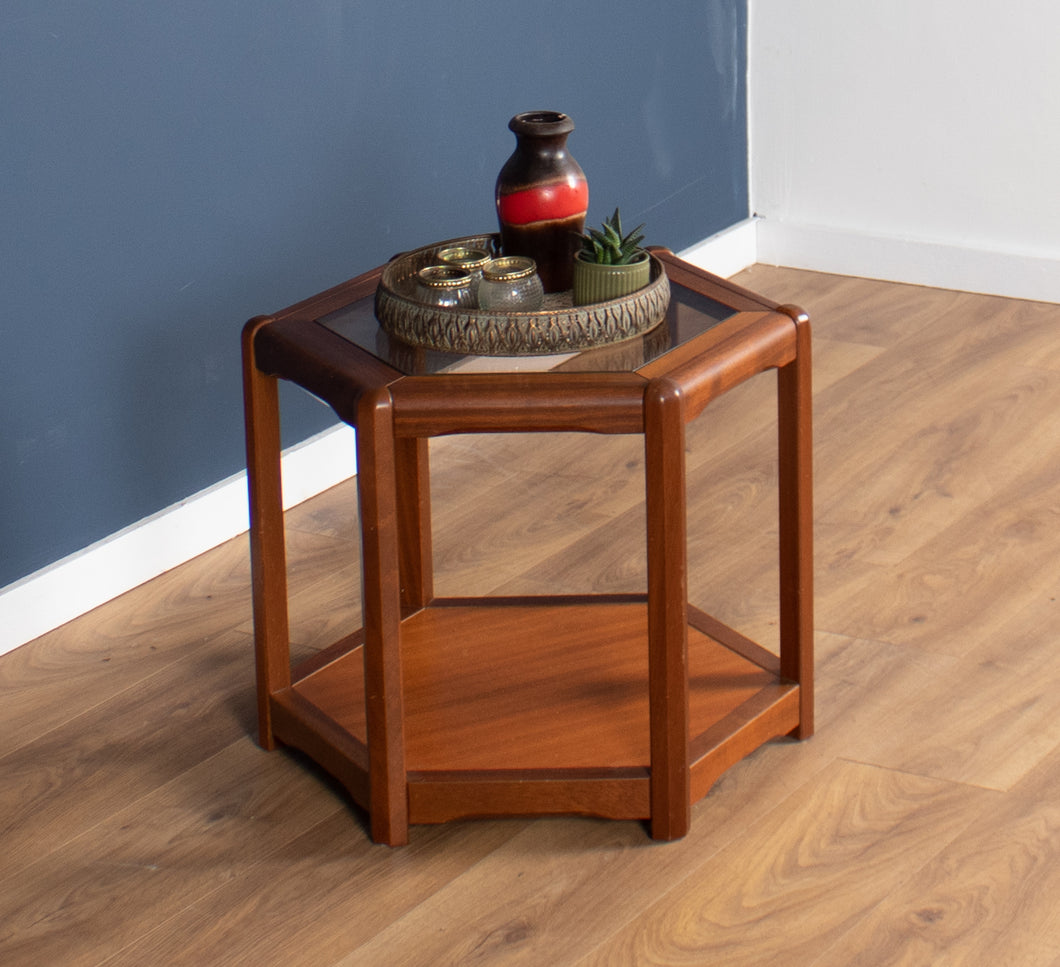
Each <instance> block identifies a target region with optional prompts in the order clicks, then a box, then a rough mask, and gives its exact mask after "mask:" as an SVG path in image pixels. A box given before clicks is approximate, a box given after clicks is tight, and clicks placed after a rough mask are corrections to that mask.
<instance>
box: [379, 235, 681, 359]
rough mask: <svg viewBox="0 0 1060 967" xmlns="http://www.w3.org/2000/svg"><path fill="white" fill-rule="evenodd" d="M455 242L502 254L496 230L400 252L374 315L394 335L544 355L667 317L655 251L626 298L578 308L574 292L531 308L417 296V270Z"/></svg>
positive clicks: (386, 272) (646, 328)
mask: <svg viewBox="0 0 1060 967" xmlns="http://www.w3.org/2000/svg"><path fill="white" fill-rule="evenodd" d="M452 245H464V246H467V247H473V248H484V249H486V250H487V251H489V252H490V254H491V255H494V256H496V255H499V254H500V238H499V236H498V235H497V234H495V233H494V234H483V235H470V236H465V237H462V238H452V239H447V240H445V241H442V242H435V243H433V244H431V245H425V246H422V247H421V248H418V249H414V250H413V251H410V252H405V253H402V254H401V255H397V256H395V257H394V258H393V259H392V260H391V261H390V262H389V263H388V264H387V266H386V267H385V268H384V269H383V274H382V277H381V279H380V280H379V286H378V288H377V290H376V298H375V314H376V318H377V319H378V320H379V324H380V325H381V326H382V328H383V329H384V330H385V331H386V332H387V333H388V334H390V335H391V336H394V337H396V338H397V339H400V340H402V341H403V342H406V343H409V344H411V345H415V346H422V347H424V348H427V349H435V350H439V351H441V352H449V353H465V354H468V355H478V356H538V355H551V354H554V353H565V352H575V351H578V350H583V349H591V348H593V347H596V346H606V345H611V344H612V343H616V342H622V341H624V340H626V339H632V338H634V337H636V336H642V335H644V334H645V333H646V332H650V331H651V330H652V329H654V328H655V327H656V326H657V325H658V324H659V323H660V322H662V320H663V319H664V318H665V317H666V309H667V306H668V305H669V302H670V284H669V280H668V278H667V276H666V270H665V269H664V268H663V265H662V263H661V262H660V261H659V260H658V259H657V258H656V257H655V256H654V255H652V254H650V253H649V255H650V258H651V263H652V273H651V281H650V282H649V283H648V284H647V285H646V286H645V287H644V288H642V289H639V290H638V291H637V292H634V293H631V294H630V295H628V296H624V297H622V298H620V299H611V300H609V301H607V302H597V303H593V304H591V305H585V306H574V305H572V304H571V295H570V292H558V293H552V294H550V295H548V296H546V297H545V305H544V307H543V308H541V309H538V310H536V311H533V312H518V311H511V310H500V309H488V310H487V309H474V308H459V307H448V306H428V305H425V304H424V303H421V302H419V301H417V300H416V299H415V298H414V295H413V292H414V278H415V275H416V272H417V271H418V270H419V269H421V268H423V267H424V266H427V265H433V264H435V263H436V254H437V252H438V251H439V250H440V249H443V248H446V247H447V246H452Z"/></svg>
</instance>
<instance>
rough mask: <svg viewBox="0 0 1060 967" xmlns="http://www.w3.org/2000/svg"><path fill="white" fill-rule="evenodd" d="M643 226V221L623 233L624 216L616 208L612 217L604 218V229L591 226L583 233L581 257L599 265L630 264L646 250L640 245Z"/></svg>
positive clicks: (642, 237)
mask: <svg viewBox="0 0 1060 967" xmlns="http://www.w3.org/2000/svg"><path fill="white" fill-rule="evenodd" d="M643 227H644V225H643V223H642V224H640V225H638V226H637V227H636V228H635V229H633V231H631V232H628V233H627V234H625V235H623V234H622V218H621V216H620V215H619V213H618V209H617V208H616V209H615V213H614V214H613V215H612V216H611V217H610V218H605V219H604V227H603V228H602V229H599V228H590V229H589V230H588V231H587V232H586V233H585V234H584V235H582V237H581V240H582V247H581V252H580V255H581V258H582V259H583V260H584V261H586V262H596V263H597V264H598V265H628V264H629V263H630V262H632V261H634V260H635V259H636V257H637V256H638V255H639V254H640V253H641V252H642V251H644V250H643V249H642V248H641V247H640V243H641V242H642V241H643V240H644V236H643V235H641V234H639V233H640V230H641V229H642V228H643Z"/></svg>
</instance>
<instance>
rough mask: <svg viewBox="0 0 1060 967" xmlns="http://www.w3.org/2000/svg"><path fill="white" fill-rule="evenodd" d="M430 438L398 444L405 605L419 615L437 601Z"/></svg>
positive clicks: (400, 544)
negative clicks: (419, 611)
mask: <svg viewBox="0 0 1060 967" xmlns="http://www.w3.org/2000/svg"><path fill="white" fill-rule="evenodd" d="M427 444H428V440H427V439H426V438H410V437H403V438H401V439H398V440H397V441H396V443H395V447H396V449H395V460H396V464H397V487H398V489H397V500H398V535H399V536H398V541H399V550H400V557H401V560H400V566H401V605H402V607H403V608H405V609H406V610H407V611H418V610H419V609H420V608H425V607H426V606H427V605H428V604H430V602H431V599H432V598H433V597H434V561H433V553H432V542H431V478H430V466H429V460H430V456H429V453H428V448H427Z"/></svg>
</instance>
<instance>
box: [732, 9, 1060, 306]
mask: <svg viewBox="0 0 1060 967" xmlns="http://www.w3.org/2000/svg"><path fill="white" fill-rule="evenodd" d="M749 46H750V51H749V61H750V68H749V72H750V85H749V87H750V95H749V97H750V105H749V114H750V128H751V201H752V207H753V210H754V211H755V213H756V214H757V215H759V216H760V217H761V218H762V219H763V220H762V222H760V223H759V227H758V257H759V260H760V261H772V262H777V263H779V264H786V265H796V266H801V267H805V268H821V269H826V270H831V271H837V272H849V273H852V274H860V275H868V276H875V277H877V278H897V279H900V280H902V281H912V282H923V283H926V284H931V285H944V286H949V287H955V288H965V289H971V290H978V291H994V292H998V293H1000V294H1005V295H1016V296H1023V297H1025V298H1039V299H1046V300H1049V301H1060V56H1058V50H1060V3H1057V2H1056V0H1011V2H1010V3H1006V4H998V3H995V2H992V0H890V2H888V3H870V2H868V0H860V2H858V0H750V19H749Z"/></svg>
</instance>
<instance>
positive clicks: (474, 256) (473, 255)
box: [435, 245, 491, 305]
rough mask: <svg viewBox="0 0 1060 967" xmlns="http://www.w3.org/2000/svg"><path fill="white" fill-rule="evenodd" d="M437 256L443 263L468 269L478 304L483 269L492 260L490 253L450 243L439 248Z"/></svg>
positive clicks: (440, 262) (472, 289)
mask: <svg viewBox="0 0 1060 967" xmlns="http://www.w3.org/2000/svg"><path fill="white" fill-rule="evenodd" d="M435 258H436V259H438V262H439V264H441V265H452V266H455V267H456V268H458V269H467V271H468V272H470V273H471V292H472V294H473V295H475V296H476V302H475V303H474V304H475V305H477V304H478V302H477V296H478V286H479V283H480V282H481V281H482V270H483V268H484V267H485V266H487V265H488V264H489V262H490V258H491V256H490V253H489V252H487V251H486V250H485V249H482V248H469V247H468V246H466V245H450V246H448V247H446V248H443V249H439V250H438V252H437V254H436V255H435Z"/></svg>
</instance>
